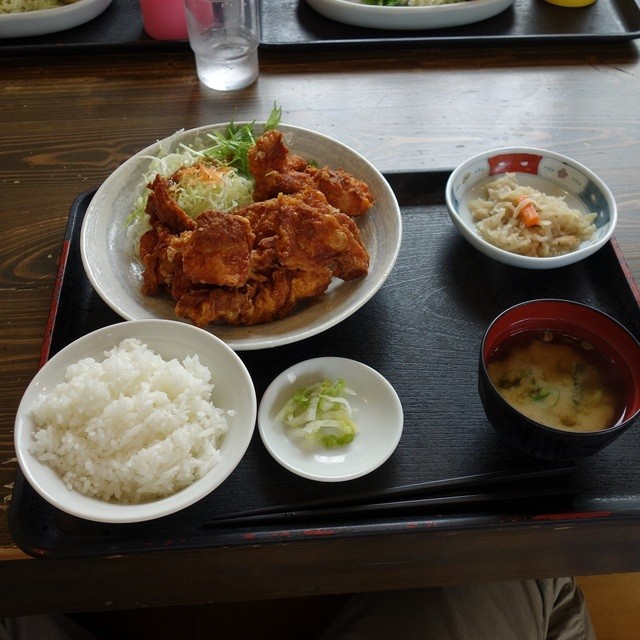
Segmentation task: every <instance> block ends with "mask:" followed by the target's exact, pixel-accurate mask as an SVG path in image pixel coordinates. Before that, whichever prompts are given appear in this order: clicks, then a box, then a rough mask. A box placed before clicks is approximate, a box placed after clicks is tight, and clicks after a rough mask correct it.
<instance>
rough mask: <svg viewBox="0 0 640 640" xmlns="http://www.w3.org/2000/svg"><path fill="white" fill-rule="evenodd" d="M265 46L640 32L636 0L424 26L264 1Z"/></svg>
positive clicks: (299, 0)
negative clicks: (383, 23) (364, 24)
mask: <svg viewBox="0 0 640 640" xmlns="http://www.w3.org/2000/svg"><path fill="white" fill-rule="evenodd" d="M262 7H263V11H262V46H263V48H269V47H278V48H281V47H299V46H305V47H322V46H338V45H340V46H345V45H348V46H362V45H366V46H367V47H369V46H372V45H390V44H393V45H394V46H397V45H400V44H404V45H412V46H413V45H416V44H425V45H451V44H459V45H478V44H489V45H490V44H499V43H503V42H511V41H517V42H519V43H524V42H528V43H535V42H546V43H549V42H553V41H557V42H569V41H575V42H580V41H588V42H595V41H602V42H604V41H613V40H630V39H634V38H637V37H638V36H640V7H638V4H637V0H605V1H604V2H603V1H602V0H600V1H599V2H596V3H595V4H593V5H591V6H589V7H585V8H582V9H567V8H566V7H558V6H556V5H551V4H549V3H547V2H545V1H544V0H515V2H514V3H513V5H512V6H511V7H510V8H509V9H507V10H506V11H503V12H502V13H500V14H498V15H497V16H495V17H493V18H490V19H488V20H483V21H482V22H478V23H475V24H470V25H465V26H461V27H451V28H447V29H431V30H426V31H388V30H376V29H364V28H360V27H351V26H349V25H345V24H341V23H339V22H334V21H332V20H329V19H328V18H324V17H323V16H321V15H320V14H319V13H317V12H315V11H314V10H313V9H311V7H309V6H308V5H307V3H306V2H304V0H262Z"/></svg>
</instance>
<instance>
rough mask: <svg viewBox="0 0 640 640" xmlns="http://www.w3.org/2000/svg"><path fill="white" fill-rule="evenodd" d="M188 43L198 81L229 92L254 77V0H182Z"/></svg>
mask: <svg viewBox="0 0 640 640" xmlns="http://www.w3.org/2000/svg"><path fill="white" fill-rule="evenodd" d="M185 11H186V16H187V28H188V31H189V43H190V45H191V48H192V49H193V52H194V54H195V58H196V69H197V72H198V78H199V79H200V81H201V82H202V83H203V84H204V85H205V86H207V87H209V88H210V89H216V90H218V91H232V90H235V89H242V88H244V87H247V86H249V85H250V84H251V83H252V82H254V81H255V79H256V78H257V77H258V42H259V39H260V37H259V27H258V8H257V0H185Z"/></svg>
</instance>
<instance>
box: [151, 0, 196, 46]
mask: <svg viewBox="0 0 640 640" xmlns="http://www.w3.org/2000/svg"><path fill="white" fill-rule="evenodd" d="M140 8H141V9H142V22H143V25H144V30H145V31H146V33H147V35H149V36H151V37H152V38H154V39H156V40H186V39H187V38H188V37H189V36H188V33H187V20H186V18H185V13H184V0H140Z"/></svg>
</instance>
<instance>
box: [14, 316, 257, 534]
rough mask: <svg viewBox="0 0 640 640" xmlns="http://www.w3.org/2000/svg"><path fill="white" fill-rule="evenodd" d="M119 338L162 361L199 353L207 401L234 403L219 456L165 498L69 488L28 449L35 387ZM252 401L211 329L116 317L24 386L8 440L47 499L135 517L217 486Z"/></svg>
mask: <svg viewBox="0 0 640 640" xmlns="http://www.w3.org/2000/svg"><path fill="white" fill-rule="evenodd" d="M125 338H138V339H139V340H140V341H142V342H143V343H144V344H146V345H147V346H148V347H149V348H150V349H152V350H153V351H155V352H156V353H158V354H160V355H161V356H162V357H163V358H164V359H165V360H168V359H172V358H177V359H178V360H180V361H182V360H183V359H184V358H185V357H186V356H187V355H194V354H197V355H198V357H199V359H200V362H201V363H202V364H203V365H205V366H206V367H208V368H209V370H210V371H211V375H212V379H211V382H212V383H213V384H214V389H213V393H212V398H211V401H212V402H213V404H214V405H215V406H216V407H219V408H221V409H225V410H233V411H235V413H234V414H233V415H231V416H229V417H228V418H227V422H228V424H229V430H228V431H227V433H225V434H224V435H223V436H222V439H221V443H220V460H219V461H218V463H217V464H216V465H215V466H214V467H213V469H211V471H209V472H208V473H207V474H206V475H205V476H203V477H202V478H200V479H199V480H197V481H195V482H194V483H193V484H191V485H190V486H188V487H186V488H184V489H183V490H181V491H179V492H177V493H175V494H173V495H170V496H168V497H166V498H162V499H159V500H155V501H153V502H147V503H141V504H131V505H125V504H115V503H112V502H106V501H103V500H99V499H96V498H92V497H88V496H85V495H82V494H81V493H79V492H76V491H73V490H70V489H68V488H67V487H66V486H65V484H64V483H63V482H62V479H61V477H60V476H59V475H58V473H57V472H56V471H54V470H53V469H52V468H51V467H49V466H48V465H46V464H44V463H42V462H40V461H39V460H38V459H37V458H36V457H35V456H34V455H33V454H32V453H31V452H30V450H29V448H30V444H31V441H32V433H33V430H34V427H35V424H34V419H33V416H32V413H31V411H32V407H33V405H34V402H35V400H36V399H37V397H38V396H39V395H40V394H46V393H48V392H50V391H51V390H52V389H53V388H54V387H55V386H56V385H57V384H58V383H59V382H61V381H62V380H63V379H64V374H65V372H66V370H67V367H68V366H69V365H71V364H73V363H75V362H77V361H78V360H80V359H82V358H86V357H94V358H95V359H96V360H102V359H103V357H104V356H103V354H104V351H105V350H107V349H109V348H111V347H113V346H116V345H117V344H119V343H120V342H121V341H122V340H124V339H125ZM256 412H257V401H256V394H255V389H254V386H253V382H252V380H251V376H250V375H249V372H248V371H247V369H246V367H245V366H244V364H243V362H242V361H241V360H240V358H239V357H238V356H237V354H236V353H235V352H234V351H232V350H231V349H230V348H229V347H228V346H227V345H226V344H224V343H223V342H222V341H221V340H219V339H218V338H216V337H215V336H212V335H211V334H210V333H208V332H206V331H203V330H202V329H198V328H197V327H193V326H190V325H187V324H183V323H180V322H174V321H170V320H141V321H131V322H122V323H118V324H115V325H111V326H108V327H104V328H102V329H98V330H97V331H94V332H92V333H89V334H87V335H85V336H83V337H82V338H79V339H78V340H76V341H75V342H72V343H71V344H69V345H68V346H67V347H65V348H64V349H62V350H61V351H60V352H58V353H57V354H56V355H55V356H53V358H51V360H49V361H48V362H47V363H46V364H45V365H44V366H43V367H42V368H41V369H40V371H38V373H37V374H36V376H35V377H34V378H33V380H32V381H31V384H30V385H29V386H28V387H27V390H26V391H25V393H24V396H23V398H22V401H21V402H20V406H19V408H18V413H17V416H16V421H15V429H14V440H15V448H16V452H17V457H18V463H19V465H20V468H21V470H22V472H23V474H24V476H25V478H26V479H27V481H28V482H29V484H30V485H31V486H32V487H33V488H34V489H35V490H36V491H37V492H38V494H40V496H42V497H43V498H44V499H45V500H47V501H48V502H50V503H51V504H52V505H54V506H55V507H57V508H58V509H60V510H61V511H64V512H66V513H70V514H72V515H74V516H77V517H79V518H84V519H86V520H93V521H97V522H108V523H122V522H140V521H144V520H151V519H153V518H159V517H161V516H166V515H168V514H171V513H174V512H176V511H179V510H180V509H184V508H185V507H188V506H189V505H191V504H193V503H194V502H196V501H198V500H200V499H201V498H204V497H205V496H206V495H207V494H209V493H211V491H213V490H214V489H215V488H216V487H217V486H218V485H220V484H221V483H222V482H223V481H224V480H225V479H226V478H227V477H228V476H229V475H230V474H231V473H232V472H233V470H234V469H235V468H236V466H237V465H238V463H239V462H240V460H241V458H242V457H243V455H244V453H245V451H246V450H247V447H248V446H249V442H250V440H251V436H252V434H253V431H254V428H255V419H256Z"/></svg>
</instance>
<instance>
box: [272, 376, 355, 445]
mask: <svg viewBox="0 0 640 640" xmlns="http://www.w3.org/2000/svg"><path fill="white" fill-rule="evenodd" d="M355 395H356V394H355V392H354V391H353V390H352V389H350V388H349V387H348V386H347V383H346V382H345V381H344V380H343V379H342V378H338V379H337V380H335V381H332V380H327V379H325V380H321V381H320V382H316V383H315V384H312V385H309V386H307V387H302V388H301V389H298V390H297V391H296V392H295V393H294V394H293V395H292V396H291V397H290V398H289V400H287V402H286V403H285V404H284V406H283V407H282V409H280V411H279V412H278V415H277V416H276V422H283V423H284V424H286V425H287V427H289V433H290V435H292V436H293V437H294V438H300V440H301V443H302V444H304V445H306V446H314V445H321V446H323V447H324V448H326V449H333V448H334V447H340V446H344V445H347V444H349V443H350V442H353V439H354V438H355V436H356V434H357V433H358V425H357V424H356V423H355V422H354V420H353V417H354V411H353V408H352V407H351V404H350V402H349V400H348V396H355Z"/></svg>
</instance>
